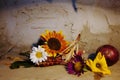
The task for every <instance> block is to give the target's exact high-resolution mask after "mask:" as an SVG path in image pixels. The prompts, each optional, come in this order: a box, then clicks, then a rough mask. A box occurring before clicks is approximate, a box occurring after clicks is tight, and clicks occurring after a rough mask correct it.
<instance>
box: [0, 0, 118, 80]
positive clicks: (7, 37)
mask: <svg viewBox="0 0 120 80" xmlns="http://www.w3.org/2000/svg"><path fill="white" fill-rule="evenodd" d="M76 1H77V2H76V6H77V9H78V11H77V12H75V11H74V9H73V6H72V2H71V0H0V55H4V54H7V55H5V57H4V58H3V63H6V64H9V63H8V62H4V60H5V59H6V58H8V56H12V57H14V56H18V55H17V53H20V52H24V51H27V50H30V49H31V45H32V44H33V43H34V42H37V40H38V38H39V36H40V34H41V33H43V32H44V31H45V30H56V31H63V34H64V35H65V36H66V38H65V39H66V40H68V41H72V40H74V39H75V38H76V36H77V35H78V34H79V33H80V34H81V39H80V48H81V49H84V50H85V51H86V53H88V54H89V53H93V52H95V51H96V49H97V48H98V47H99V46H101V45H104V44H111V45H113V46H115V47H116V48H117V49H118V50H119V52H120V0H76ZM88 54H86V55H88ZM8 61H10V60H9V59H8ZM1 63H2V61H1V60H0V80H88V79H90V80H93V74H92V73H91V72H88V73H85V74H84V75H82V76H81V77H76V76H71V75H68V74H67V72H66V71H65V69H64V67H63V66H52V67H46V68H28V69H24V68H20V69H17V70H10V69H9V68H8V67H6V66H2V65H1ZM119 65H120V61H119V62H118V63H117V64H116V65H114V66H112V67H110V69H111V70H112V75H110V76H106V77H104V78H103V79H102V80H119V76H120V74H119V73H120V67H119ZM11 73H12V74H11ZM90 75H91V76H90Z"/></svg>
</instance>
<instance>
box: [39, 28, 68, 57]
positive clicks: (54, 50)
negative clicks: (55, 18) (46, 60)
mask: <svg viewBox="0 0 120 80" xmlns="http://www.w3.org/2000/svg"><path fill="white" fill-rule="evenodd" d="M41 36H42V37H43V38H44V39H45V41H46V44H45V45H43V46H42V47H43V48H44V49H45V50H46V51H47V53H48V54H49V56H50V57H51V56H54V57H56V55H57V54H59V53H60V52H61V51H63V50H64V49H65V48H66V47H67V44H68V43H67V41H65V40H64V36H63V35H62V33H61V32H56V31H52V32H51V31H48V30H47V31H46V33H45V34H42V35H41Z"/></svg>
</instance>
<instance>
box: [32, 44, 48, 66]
mask: <svg viewBox="0 0 120 80" xmlns="http://www.w3.org/2000/svg"><path fill="white" fill-rule="evenodd" d="M47 56H48V54H47V52H45V49H44V48H42V47H41V46H38V48H37V47H33V48H32V53H30V59H31V61H32V62H33V63H35V64H38V65H39V62H42V61H45V60H47Z"/></svg>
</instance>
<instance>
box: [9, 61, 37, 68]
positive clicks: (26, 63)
mask: <svg viewBox="0 0 120 80" xmlns="http://www.w3.org/2000/svg"><path fill="white" fill-rule="evenodd" d="M34 66H35V64H34V63H32V62H31V61H30V60H25V61H16V62H14V63H12V64H11V66H10V69H17V68H20V67H25V68H29V67H34Z"/></svg>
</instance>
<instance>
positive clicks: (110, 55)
mask: <svg viewBox="0 0 120 80" xmlns="http://www.w3.org/2000/svg"><path fill="white" fill-rule="evenodd" d="M98 52H101V53H102V54H103V55H104V56H105V59H106V62H107V65H108V66H112V65H113V64H115V63H116V62H117V61H118V60H119V52H118V50H117V49H116V48H115V47H113V46H112V45H103V46H101V47H99V48H98V49H97V53H98Z"/></svg>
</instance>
